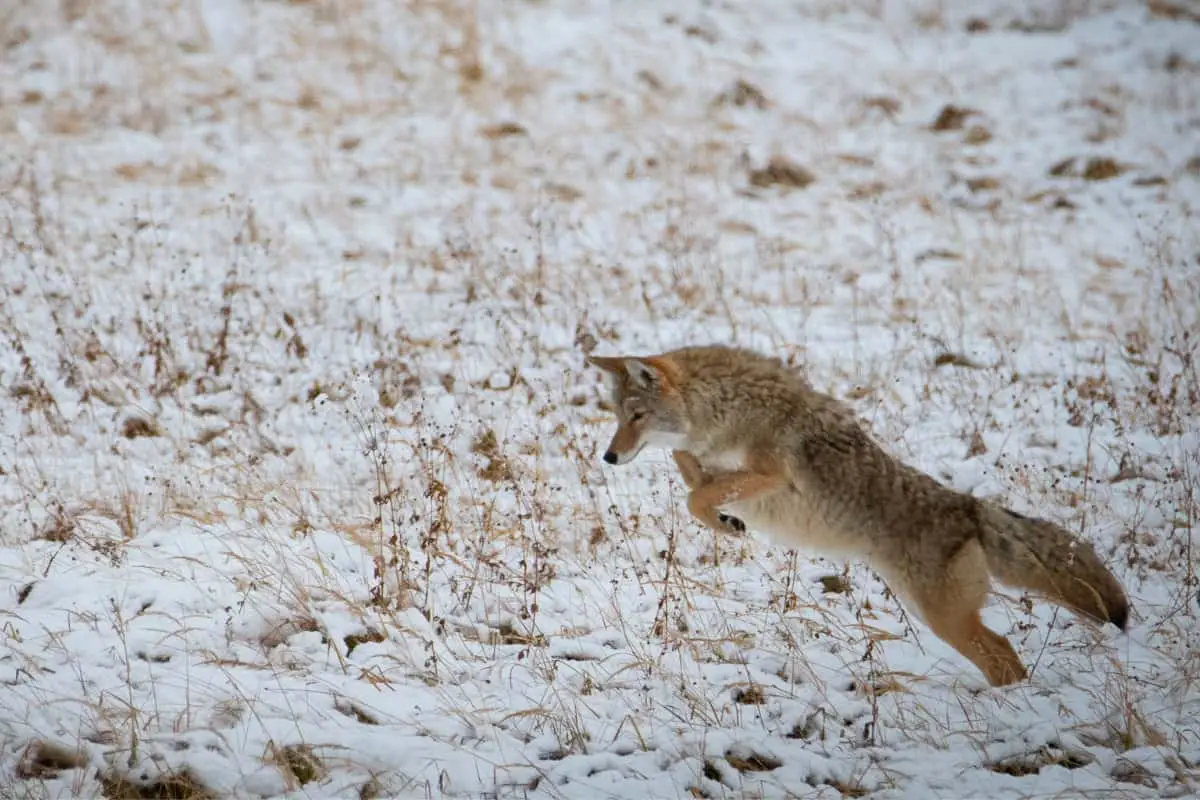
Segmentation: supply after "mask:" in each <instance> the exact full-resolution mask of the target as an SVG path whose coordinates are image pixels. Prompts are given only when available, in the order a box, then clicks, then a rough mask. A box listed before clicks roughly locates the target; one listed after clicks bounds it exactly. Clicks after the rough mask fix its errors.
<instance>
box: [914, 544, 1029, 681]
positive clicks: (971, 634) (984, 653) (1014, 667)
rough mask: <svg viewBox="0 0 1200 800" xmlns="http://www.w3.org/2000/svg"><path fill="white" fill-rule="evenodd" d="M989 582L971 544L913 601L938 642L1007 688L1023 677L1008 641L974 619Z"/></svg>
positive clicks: (980, 556)
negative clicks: (946, 645)
mask: <svg viewBox="0 0 1200 800" xmlns="http://www.w3.org/2000/svg"><path fill="white" fill-rule="evenodd" d="M990 584H991V581H990V579H989V577H988V572H987V562H986V561H985V559H984V554H983V548H982V547H980V545H979V543H978V542H975V541H971V542H968V543H967V544H965V545H964V546H963V548H962V549H961V550H960V551H959V552H958V553H957V554H956V555H955V556H954V557H952V558H951V559H950V561H949V562H948V563H947V564H946V566H945V572H944V574H943V575H942V576H940V577H938V578H937V579H936V580H933V581H930V582H928V583H926V585H925V586H922V587H920V588H918V589H917V590H916V591H914V592H913V599H914V600H915V602H916V604H917V605H918V607H919V609H920V612H921V615H922V616H923V617H924V618H925V622H926V624H928V625H929V627H930V629H931V630H932V631H933V632H934V633H935V634H936V635H937V636H938V638H939V639H941V640H942V641H944V642H946V643H947V644H948V645H950V646H951V647H953V648H954V649H955V650H957V651H958V652H959V653H961V654H962V655H963V656H965V657H966V658H967V659H969V660H970V661H971V663H973V664H974V665H975V666H976V667H978V668H979V670H980V671H981V672H983V674H984V675H985V676H986V677H987V679H988V682H989V683H990V684H991V685H992V686H1008V685H1010V684H1013V683H1018V682H1020V681H1023V680H1025V679H1026V678H1027V677H1028V676H1029V673H1028V672H1027V671H1026V670H1025V665H1024V664H1023V663H1021V658H1020V656H1018V655H1017V651H1016V650H1015V649H1013V646H1012V643H1011V642H1009V641H1008V639H1006V638H1005V637H1003V636H1001V635H1000V634H998V633H996V632H995V631H993V630H992V629H991V628H989V627H988V626H986V625H984V624H983V619H982V618H981V617H980V615H979V612H980V610H981V609H982V608H983V606H984V603H985V602H986V601H987V594H988V590H989V589H990Z"/></svg>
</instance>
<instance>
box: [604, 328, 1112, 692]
mask: <svg viewBox="0 0 1200 800" xmlns="http://www.w3.org/2000/svg"><path fill="white" fill-rule="evenodd" d="M588 361H589V363H591V364H593V365H594V366H597V367H600V368H601V369H603V370H604V371H605V372H606V373H607V374H608V375H609V377H610V379H611V382H612V383H611V385H612V398H613V402H614V405H615V410H616V413H617V417H618V421H619V424H618V427H617V431H616V434H615V435H614V437H613V440H612V443H611V444H610V445H609V448H608V451H607V452H606V454H605V460H606V461H609V462H610V463H627V462H628V461H630V460H632V458H633V457H634V456H636V454H637V453H638V452H639V451H640V450H641V448H642V447H643V446H645V445H647V444H649V445H666V446H669V447H670V448H671V449H672V451H673V455H674V458H675V462H676V464H677V465H678V467H679V470H680V473H681V475H682V476H683V479H684V481H685V483H686V484H687V485H688V487H689V488H690V489H691V493H690V495H689V497H688V509H689V511H691V513H692V515H693V516H695V517H696V519H697V520H699V521H700V522H702V523H703V524H705V525H707V526H708V527H710V528H713V529H714V530H717V531H720V532H723V533H737V532H739V530H740V528H739V525H738V520H740V521H741V522H742V523H744V524H745V526H746V527H748V528H750V529H753V530H759V531H763V532H764V533H767V534H769V535H770V536H772V537H773V538H775V539H776V540H778V541H780V542H781V543H783V544H786V545H789V546H796V547H801V548H806V549H809V550H813V551H816V552H820V553H821V554H823V555H827V556H833V557H842V558H861V559H863V560H865V561H866V562H867V563H869V564H870V565H871V566H872V567H873V568H874V569H875V570H876V572H878V573H879V574H880V576H881V577H882V578H883V579H884V580H885V581H886V582H887V583H888V585H889V587H890V588H891V589H892V590H893V591H894V592H895V593H896V594H897V596H898V597H900V598H901V600H902V602H904V604H905V605H906V607H908V608H909V610H910V611H913V612H915V613H916V615H917V616H918V617H920V618H921V619H922V620H923V621H924V622H925V623H926V624H927V625H929V627H930V629H931V630H932V631H933V632H934V633H935V634H937V635H938V636H939V637H940V638H942V639H943V640H945V641H946V642H947V643H948V644H950V645H951V646H952V647H954V648H955V649H956V650H958V652H959V653H961V654H962V655H963V656H965V657H966V658H968V659H970V660H971V661H972V662H973V663H974V664H975V665H976V666H977V667H979V669H980V670H981V671H982V672H983V673H984V675H986V676H987V679H988V681H989V682H991V683H992V684H993V685H1006V684H1010V683H1014V682H1017V681H1020V680H1024V679H1025V678H1026V676H1027V673H1026V671H1025V667H1024V665H1023V664H1022V663H1021V660H1020V658H1019V657H1018V656H1017V653H1016V651H1015V650H1013V647H1012V645H1011V644H1010V643H1009V642H1008V640H1007V639H1005V638H1004V637H1003V636H1001V635H999V634H997V633H995V632H994V631H992V630H990V629H988V628H987V627H986V626H985V625H984V624H983V622H982V620H981V619H980V610H981V609H982V608H983V606H984V604H985V602H986V600H987V595H988V593H989V591H990V588H991V578H992V577H994V578H995V579H996V580H998V581H1000V582H1001V583H1004V584H1006V585H1009V586H1013V587H1016V588H1020V589H1026V590H1030V591H1034V592H1038V593H1040V594H1042V595H1044V596H1046V597H1047V598H1048V599H1050V600H1051V601H1053V602H1055V603H1057V604H1059V605H1063V606H1066V607H1067V608H1069V609H1071V610H1072V611H1075V612H1077V613H1079V614H1082V615H1085V616H1088V617H1090V618H1092V619H1094V620H1097V621H1099V622H1112V623H1114V624H1115V625H1117V626H1118V627H1120V628H1121V629H1122V630H1124V628H1125V625H1126V620H1127V618H1128V614H1129V601H1128V599H1127V598H1126V596H1125V592H1124V590H1123V589H1122V588H1121V585H1120V583H1119V582H1118V581H1117V579H1116V578H1115V577H1114V576H1113V574H1112V573H1111V572H1110V571H1109V570H1108V569H1107V568H1106V567H1105V566H1104V564H1103V563H1102V562H1101V560H1100V558H1099V556H1098V555H1097V554H1096V551H1095V550H1094V549H1093V548H1092V546H1091V545H1090V544H1088V543H1087V542H1086V541H1083V540H1082V539H1079V538H1077V537H1075V536H1074V535H1072V534H1071V533H1069V532H1068V531H1067V530H1065V529H1063V528H1062V527H1060V526H1058V525H1055V524H1054V523H1051V522H1048V521H1045V520H1038V519H1030V518H1027V517H1023V516H1020V515H1018V514H1015V513H1013V512H1011V511H1008V510H1007V509H1004V508H1002V507H1000V506H998V505H994V504H991V503H987V502H985V501H983V500H980V499H978V498H975V497H972V496H971V495H968V494H965V493H963V492H958V491H955V490H953V489H950V488H948V487H946V486H943V485H942V484H940V483H939V482H937V481H936V480H934V479H933V478H932V477H930V476H928V475H926V474H925V473H923V472H920V471H918V470H916V469H914V468H912V467H910V466H908V465H906V464H904V463H903V462H901V461H899V460H897V459H895V458H893V457H892V456H891V455H889V454H888V453H886V452H885V451H884V450H883V449H882V448H881V447H880V446H879V445H878V444H876V443H875V442H874V440H872V439H871V438H870V437H869V436H868V435H867V433H866V432H865V431H864V429H863V428H862V426H861V425H860V424H859V422H858V420H857V419H856V417H855V416H854V414H853V412H852V411H851V410H850V409H849V408H848V407H847V406H845V405H843V404H842V403H840V402H839V401H837V400H835V399H834V398H832V397H830V396H829V395H826V394H823V393H821V392H818V391H816V390H815V389H813V388H812V387H811V386H809V385H808V383H806V382H805V381H804V379H803V378H801V377H800V375H799V374H797V372H796V371H794V370H792V369H789V368H788V367H787V366H786V365H785V364H783V362H781V361H779V360H778V359H774V358H769V357H767V356H763V355H759V354H757V353H754V352H752V351H749V350H744V349H740V348H731V347H722V346H709V347H688V348H683V349H680V350H673V351H671V352H668V353H663V354H660V355H657V356H651V357H646V358H638V357H601V358H589V359H588ZM726 515H732V516H733V517H735V518H736V519H731V518H730V517H729V516H726Z"/></svg>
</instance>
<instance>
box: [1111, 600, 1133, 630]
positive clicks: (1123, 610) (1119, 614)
mask: <svg viewBox="0 0 1200 800" xmlns="http://www.w3.org/2000/svg"><path fill="white" fill-rule="evenodd" d="M1108 621H1109V622H1111V623H1112V624H1113V625H1116V626H1117V627H1118V628H1120V629H1121V632H1122V633H1124V632H1125V631H1127V630H1128V629H1129V605H1128V604H1125V603H1123V604H1122V605H1121V607H1120V608H1115V609H1113V610H1112V611H1111V612H1110V613H1109V615H1108Z"/></svg>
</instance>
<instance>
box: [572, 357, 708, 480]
mask: <svg viewBox="0 0 1200 800" xmlns="http://www.w3.org/2000/svg"><path fill="white" fill-rule="evenodd" d="M587 363H588V364H590V365H592V366H594V367H598V368H600V369H602V370H604V373H605V375H606V377H607V378H608V382H609V387H610V389H611V391H612V404H613V407H614V409H615V410H616V412H617V432H616V433H614V434H613V438H612V441H611V442H610V443H609V445H608V449H607V450H605V452H604V460H605V461H606V462H608V463H609V464H628V463H629V462H630V461H632V460H633V459H634V458H636V457H637V454H638V453H640V452H641V451H642V448H643V447H645V446H646V445H652V446H659V447H669V448H674V449H684V445H685V442H686V441H687V432H688V430H687V429H688V425H687V418H686V416H685V414H684V407H683V398H682V397H681V396H680V393H679V384H678V371H677V370H676V368H675V365H674V364H672V363H671V362H670V361H668V360H667V359H664V358H662V357H655V356H649V357H634V356H588V358H587Z"/></svg>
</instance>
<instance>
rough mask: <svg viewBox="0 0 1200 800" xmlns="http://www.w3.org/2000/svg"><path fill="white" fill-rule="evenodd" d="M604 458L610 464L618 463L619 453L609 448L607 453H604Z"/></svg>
mask: <svg viewBox="0 0 1200 800" xmlns="http://www.w3.org/2000/svg"><path fill="white" fill-rule="evenodd" d="M604 460H605V462H607V463H609V464H615V463H617V454H616V453H614V452H613V451H612V450H609V451H608V452H607V453H605V454H604Z"/></svg>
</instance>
